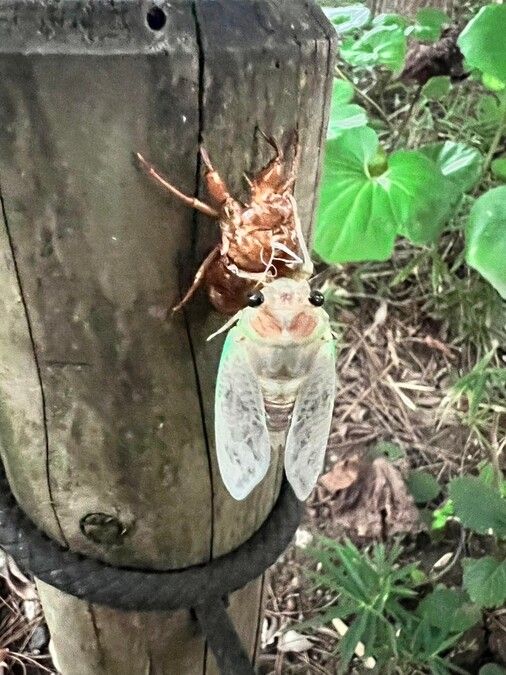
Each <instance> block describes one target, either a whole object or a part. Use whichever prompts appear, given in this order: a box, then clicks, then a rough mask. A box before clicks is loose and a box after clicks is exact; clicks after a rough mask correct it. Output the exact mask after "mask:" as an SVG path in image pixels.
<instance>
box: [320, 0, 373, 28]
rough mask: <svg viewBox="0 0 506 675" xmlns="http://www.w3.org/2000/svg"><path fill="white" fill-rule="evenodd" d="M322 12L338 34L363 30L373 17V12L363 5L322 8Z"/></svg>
mask: <svg viewBox="0 0 506 675" xmlns="http://www.w3.org/2000/svg"><path fill="white" fill-rule="evenodd" d="M322 10H323V12H324V14H325V16H326V17H327V19H329V21H330V22H331V23H332V25H333V26H334V28H335V29H336V33H338V34H342V33H347V32H348V31H350V30H355V29H357V28H362V27H363V26H365V25H366V23H367V22H368V21H369V19H370V17H371V11H370V10H369V9H368V8H367V7H365V6H364V5H362V4H356V5H349V6H348V7H322Z"/></svg>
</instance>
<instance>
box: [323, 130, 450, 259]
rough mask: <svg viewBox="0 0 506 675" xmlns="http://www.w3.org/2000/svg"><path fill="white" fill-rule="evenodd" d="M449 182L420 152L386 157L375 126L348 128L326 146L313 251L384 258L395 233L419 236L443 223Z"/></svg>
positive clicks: (344, 256) (325, 254)
mask: <svg viewBox="0 0 506 675" xmlns="http://www.w3.org/2000/svg"><path fill="white" fill-rule="evenodd" d="M448 184H449V183H448V181H446V179H445V178H444V176H443V175H442V174H441V173H440V172H439V171H437V170H436V167H435V166H434V163H433V162H432V161H431V160H429V159H428V158H427V157H425V156H424V155H423V154H421V153H419V152H415V151H402V150H401V151H398V152H395V153H393V154H392V155H391V156H390V157H389V158H386V157H385V156H384V154H383V153H381V152H380V151H379V144H378V137H377V135H376V133H375V132H374V131H373V129H370V128H369V127H363V128H360V129H351V130H349V131H347V132H346V133H345V134H343V135H342V136H341V137H340V138H336V139H333V140H330V141H328V142H327V145H326V152H325V161H324V171H323V181H322V191H321V197H320V205H319V209H318V216H317V223H318V224H317V229H316V236H315V243H314V247H315V251H316V252H317V253H318V255H319V256H320V257H321V258H323V260H325V261H326V262H353V261H361V260H386V259H388V258H389V257H390V255H391V254H392V250H393V246H394V241H395V237H396V234H397V232H400V233H402V234H405V235H406V236H408V237H409V238H410V239H412V240H417V239H422V238H425V237H426V236H427V232H426V231H425V230H424V229H423V228H429V229H431V230H433V229H435V228H438V227H440V226H441V223H442V222H443V221H444V219H445V218H446V216H447V214H448V209H449V208H450V207H449V199H450V196H451V194H452V190H453V186H450V190H449V189H448ZM418 223H421V224H422V225H418ZM416 227H418V229H419V230H421V233H420V232H417V231H416Z"/></svg>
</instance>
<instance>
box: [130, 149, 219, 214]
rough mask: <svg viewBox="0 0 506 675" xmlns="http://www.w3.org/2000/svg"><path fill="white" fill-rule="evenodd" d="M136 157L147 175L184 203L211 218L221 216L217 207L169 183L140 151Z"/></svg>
mask: <svg viewBox="0 0 506 675" xmlns="http://www.w3.org/2000/svg"><path fill="white" fill-rule="evenodd" d="M136 157H137V160H138V162H139V164H140V166H141V167H142V169H143V170H144V171H145V172H146V173H147V175H148V176H149V177H150V178H153V180H155V181H156V182H157V183H158V184H159V185H161V186H162V187H163V188H165V189H166V190H168V191H169V192H170V193H171V194H173V195H175V196H176V197H177V198H178V199H180V200H181V201H182V202H183V204H186V205H187V206H189V207H191V208H193V209H196V210H197V211H200V212H201V213H204V214H205V215H206V216H210V217H211V218H219V215H220V214H219V213H218V211H216V209H213V208H212V207H211V206H209V205H208V204H205V203H204V202H201V201H200V199H197V198H196V197H189V196H188V195H185V194H184V192H181V191H180V190H178V189H177V188H176V187H174V185H172V184H171V183H169V181H168V180H167V179H166V178H164V177H163V176H162V175H161V174H160V173H159V172H158V171H157V170H156V169H155V167H154V166H153V165H151V164H150V163H149V162H148V161H147V160H145V159H144V157H143V156H142V155H141V154H140V153H139V152H137V153H136Z"/></svg>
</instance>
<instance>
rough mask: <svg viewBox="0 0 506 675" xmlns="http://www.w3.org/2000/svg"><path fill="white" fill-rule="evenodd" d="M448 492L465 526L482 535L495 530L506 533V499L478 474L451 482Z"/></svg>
mask: <svg viewBox="0 0 506 675" xmlns="http://www.w3.org/2000/svg"><path fill="white" fill-rule="evenodd" d="M448 492H449V495H450V498H451V500H452V501H453V506H454V509H455V515H456V516H457V517H458V518H460V520H461V522H462V524H463V525H464V527H468V528H470V529H471V530H474V531H475V532H478V533H479V534H487V533H488V531H489V530H490V529H492V530H493V531H494V532H495V533H496V534H497V535H498V536H500V537H503V536H506V499H502V498H501V496H500V494H499V492H498V491H497V490H494V488H492V487H490V486H489V485H485V483H483V482H482V481H481V480H480V478H478V477H477V476H462V477H460V478H455V479H454V480H452V481H451V482H450V484H449V486H448Z"/></svg>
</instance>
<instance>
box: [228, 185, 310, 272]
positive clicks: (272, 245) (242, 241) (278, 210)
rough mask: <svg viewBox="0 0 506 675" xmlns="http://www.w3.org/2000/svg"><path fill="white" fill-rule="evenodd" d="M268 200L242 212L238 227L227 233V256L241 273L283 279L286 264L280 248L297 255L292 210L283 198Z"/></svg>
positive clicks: (297, 248)
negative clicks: (264, 273)
mask: <svg viewBox="0 0 506 675" xmlns="http://www.w3.org/2000/svg"><path fill="white" fill-rule="evenodd" d="M271 197H272V198H271V199H269V200H265V201H264V202H261V203H258V202H253V203H251V204H249V205H248V206H246V207H245V208H244V209H243V211H242V214H241V220H240V223H239V224H238V226H236V227H234V228H233V229H232V228H230V229H229V230H228V232H227V235H226V236H227V255H228V257H229V258H230V259H231V261H232V262H233V264H234V265H236V266H237V268H238V269H239V270H242V271H244V272H252V273H261V272H267V273H268V274H269V276H271V277H272V276H285V275H286V274H287V273H288V270H289V268H288V267H287V263H289V262H290V261H289V259H288V258H287V255H286V254H283V252H282V249H283V248H284V249H288V250H289V251H291V252H292V253H293V254H294V255H299V254H300V251H299V245H298V241H297V233H296V230H295V224H294V214H293V208H292V203H291V202H290V200H289V199H288V198H287V196H285V195H271ZM277 245H278V247H277V248H276V246H277ZM292 263H293V260H292ZM268 268H269V269H268Z"/></svg>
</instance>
